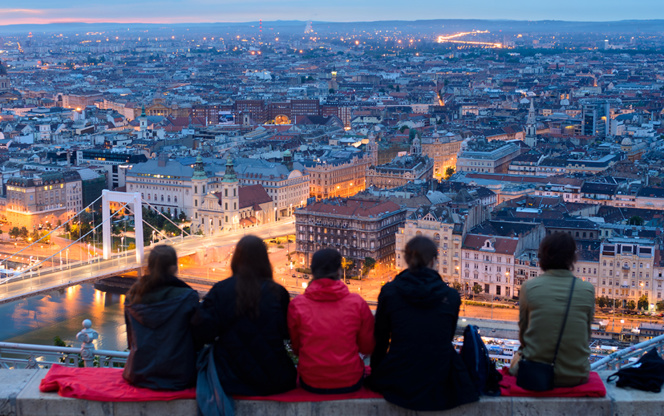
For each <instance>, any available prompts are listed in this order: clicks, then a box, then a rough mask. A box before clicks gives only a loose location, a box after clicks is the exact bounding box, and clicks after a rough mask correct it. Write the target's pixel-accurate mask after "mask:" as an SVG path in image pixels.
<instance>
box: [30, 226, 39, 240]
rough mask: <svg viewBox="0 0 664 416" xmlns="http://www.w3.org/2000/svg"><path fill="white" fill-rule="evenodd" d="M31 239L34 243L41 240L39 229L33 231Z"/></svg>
mask: <svg viewBox="0 0 664 416" xmlns="http://www.w3.org/2000/svg"><path fill="white" fill-rule="evenodd" d="M30 238H32V241H37V240H39V231H37V229H34V230H32V232H31V233H30Z"/></svg>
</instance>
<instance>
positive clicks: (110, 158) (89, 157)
mask: <svg viewBox="0 0 664 416" xmlns="http://www.w3.org/2000/svg"><path fill="white" fill-rule="evenodd" d="M147 160H148V158H147V157H146V156H145V154H144V153H142V152H140V151H136V150H133V151H132V150H123V151H120V150H101V149H86V150H78V151H77V152H76V164H77V165H79V166H80V165H90V166H101V167H103V168H104V170H105V171H106V181H107V182H106V186H107V188H108V189H115V188H118V187H123V186H125V182H126V176H125V175H126V172H127V169H130V168H131V166H132V165H134V164H137V163H144V162H147Z"/></svg>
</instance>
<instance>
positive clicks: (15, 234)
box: [9, 227, 21, 240]
mask: <svg viewBox="0 0 664 416" xmlns="http://www.w3.org/2000/svg"><path fill="white" fill-rule="evenodd" d="M20 235H21V230H19V229H18V227H14V228H12V229H11V230H9V236H10V237H11V238H13V239H14V240H16V239H17V238H18V237H19V236H20Z"/></svg>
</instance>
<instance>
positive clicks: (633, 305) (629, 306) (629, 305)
mask: <svg viewBox="0 0 664 416" xmlns="http://www.w3.org/2000/svg"><path fill="white" fill-rule="evenodd" d="M635 308H636V302H634V301H633V300H630V301H628V302H627V309H629V310H630V311H633V310H634V309H635Z"/></svg>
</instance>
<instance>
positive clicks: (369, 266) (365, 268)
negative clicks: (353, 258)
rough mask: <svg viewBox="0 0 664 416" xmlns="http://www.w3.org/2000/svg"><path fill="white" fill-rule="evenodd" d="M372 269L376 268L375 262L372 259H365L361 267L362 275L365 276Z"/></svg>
mask: <svg viewBox="0 0 664 416" xmlns="http://www.w3.org/2000/svg"><path fill="white" fill-rule="evenodd" d="M374 267H376V260H375V259H374V258H373V257H365V258H364V265H363V266H362V275H363V276H366V275H367V274H369V272H370V271H371V270H373V268H374Z"/></svg>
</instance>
